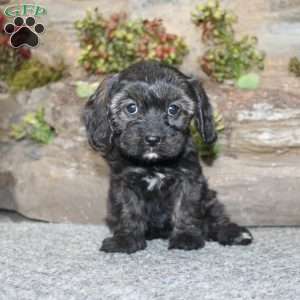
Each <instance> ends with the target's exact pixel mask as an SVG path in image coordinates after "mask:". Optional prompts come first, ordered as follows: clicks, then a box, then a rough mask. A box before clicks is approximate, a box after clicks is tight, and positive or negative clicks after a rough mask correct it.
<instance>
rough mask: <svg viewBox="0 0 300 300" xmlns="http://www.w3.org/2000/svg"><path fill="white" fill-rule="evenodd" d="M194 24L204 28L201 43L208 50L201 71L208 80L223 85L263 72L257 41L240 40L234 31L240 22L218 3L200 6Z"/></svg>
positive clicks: (195, 14)
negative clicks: (255, 72)
mask: <svg viewBox="0 0 300 300" xmlns="http://www.w3.org/2000/svg"><path fill="white" fill-rule="evenodd" d="M192 20H193V22H194V23H195V24H196V25H197V26H200V27H201V29H202V40H203V42H204V43H205V44H206V45H207V46H208V50H207V51H206V52H205V53H204V55H203V57H202V58H201V67H202V69H203V71H204V72H205V73H206V74H207V75H208V76H211V77H212V78H214V79H215V80H217V81H218V82H223V81H224V80H228V79H238V78H239V77H240V76H242V75H243V74H245V73H247V72H248V71H250V70H263V68H264V59H265V54H264V53H263V52H262V51H258V50H256V46H257V38H256V37H252V36H244V37H242V38H241V39H239V40H238V39H237V38H236V36H235V32H234V27H233V26H234V24H236V23H237V20H238V19H237V17H236V16H235V15H234V14H233V13H231V12H229V11H228V10H225V9H222V8H221V6H220V1H219V0H209V1H208V2H207V4H205V5H204V4H200V5H198V6H197V7H196V10H195V11H194V12H193V13H192Z"/></svg>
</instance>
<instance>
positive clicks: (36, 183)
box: [0, 83, 107, 223]
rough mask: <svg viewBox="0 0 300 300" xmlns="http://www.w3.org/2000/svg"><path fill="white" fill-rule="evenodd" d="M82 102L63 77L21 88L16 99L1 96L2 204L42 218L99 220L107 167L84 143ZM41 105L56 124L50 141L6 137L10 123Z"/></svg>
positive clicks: (0, 202)
mask: <svg viewBox="0 0 300 300" xmlns="http://www.w3.org/2000/svg"><path fill="white" fill-rule="evenodd" d="M83 103H84V101H83V100H81V99H78V98H77V97H76V95H75V94H74V87H73V86H72V85H69V84H68V83H56V84H53V85H51V86H49V87H43V88H40V89H36V90H33V91H32V92H24V93H20V94H19V95H18V96H17V99H13V98H11V97H8V98H7V99H6V100H3V99H2V103H1V107H2V108H4V109H3V110H1V114H0V117H1V126H0V127H1V129H2V138H1V139H0V153H1V161H0V207H1V208H5V209H10V210H11V209H13V210H17V211H18V212H20V213H22V214H23V215H25V216H27V217H30V218H35V219H42V220H47V221H55V222H81V223H98V222H101V221H102V218H103V215H104V205H105V195H106V190H107V169H106V166H105V164H104V162H103V161H102V160H101V159H99V156H98V155H97V154H95V153H94V152H92V151H90V149H89V147H88V145H87V142H86V138H85V132H84V128H83V126H82V124H81V121H80V114H81V109H82V106H83ZM41 106H43V107H45V109H46V119H47V121H48V122H49V123H50V124H51V125H52V126H53V127H55V129H56V133H57V137H56V138H55V139H54V142H53V143H51V144H50V145H45V146H42V145H38V144H36V143H34V142H30V141H22V142H13V141H11V140H9V139H8V138H7V134H8V131H9V126H10V125H11V124H12V123H13V122H17V121H18V120H20V118H21V117H22V116H23V115H24V114H25V113H26V112H29V111H34V110H35V109H37V108H38V107H41Z"/></svg>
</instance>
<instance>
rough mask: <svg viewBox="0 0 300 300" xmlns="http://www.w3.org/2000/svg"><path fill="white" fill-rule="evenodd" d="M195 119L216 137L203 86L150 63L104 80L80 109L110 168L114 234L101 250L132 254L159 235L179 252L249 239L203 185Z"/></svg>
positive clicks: (207, 134)
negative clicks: (193, 133)
mask: <svg viewBox="0 0 300 300" xmlns="http://www.w3.org/2000/svg"><path fill="white" fill-rule="evenodd" d="M193 118H194V119H195V121H196V124H197V128H198V130H199V132H200V134H201V135H202V137H203V140H204V141H205V142H206V143H213V142H214V141H215V140H216V138H217V136H216V132H215V129H214V122H213V116H212V108H211V106H210V103H209V100H208V97H207V95H206V93H205V91H204V90H203V88H202V86H201V85H200V84H199V83H198V81H196V80H193V79H191V78H190V77H188V76H186V75H184V74H183V73H181V72H179V71H178V70H177V69H175V68H172V67H170V66H166V65H163V64H161V63H159V62H155V61H143V62H139V63H136V64H134V65H132V66H130V67H129V68H127V69H125V70H124V71H122V72H120V73H119V74H116V75H113V76H111V77H108V78H106V79H105V80H104V81H103V82H102V83H101V84H100V86H99V87H98V89H97V91H96V92H95V94H94V95H93V96H91V98H90V99H89V101H88V102H87V105H86V107H85V111H84V122H85V126H86V129H87V134H88V139H89V143H90V145H91V146H92V147H93V148H94V149H95V150H97V151H100V153H101V154H102V156H103V157H104V158H105V160H106V161H107V163H108V165H109V166H110V170H111V175H110V190H109V194H108V215H107V218H106V222H107V225H108V226H109V228H110V230H111V232H112V234H113V236H112V237H108V238H106V239H104V241H103V243H102V247H101V249H100V250H102V251H105V252H125V253H133V252H136V251H138V250H142V249H145V248H146V241H147V240H151V239H157V238H161V239H168V240H169V249H183V250H193V249H199V248H202V247H203V246H204V244H205V241H209V240H212V241H217V242H219V243H220V244H222V245H248V244H250V243H251V242H252V239H253V238H252V235H251V233H250V232H249V231H248V230H247V229H246V228H245V227H241V226H239V225H237V224H235V223H232V222H231V221H230V218H229V217H228V216H227V215H226V213H225V210H224V207H223V205H222V204H221V203H220V202H219V201H218V200H217V197H216V192H214V191H212V190H210V189H209V188H208V185H207V182H206V179H205V177H204V176H203V173H202V170H201V166H200V164H199V155H198V153H197V151H196V148H195V145H194V143H193V140H192V138H191V135H190V130H189V126H190V122H191V120H192V119H193Z"/></svg>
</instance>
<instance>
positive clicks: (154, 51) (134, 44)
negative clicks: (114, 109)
mask: <svg viewBox="0 0 300 300" xmlns="http://www.w3.org/2000/svg"><path fill="white" fill-rule="evenodd" d="M75 28H76V29H77V31H78V36H79V40H80V45H81V48H82V52H81V56H80V58H79V63H80V64H81V65H83V66H84V68H85V69H86V70H87V71H88V72H90V73H113V72H118V71H120V70H122V69H124V68H126V67H128V66H129V65H130V64H132V63H134V62H136V61H138V60H141V59H157V60H160V61H162V62H165V63H168V64H175V65H178V64H180V63H181V62H182V60H183V57H184V56H185V55H186V54H187V46H186V45H185V43H184V41H183V39H182V38H180V37H178V36H176V35H174V34H169V33H167V32H166V29H165V28H164V26H163V24H162V21H161V20H152V21H150V20H134V21H132V20H128V19H127V17H126V15H124V14H116V15H112V16H111V17H110V18H108V19H106V18H104V17H103V16H102V15H101V14H100V13H99V12H98V10H97V9H96V10H95V11H94V12H88V13H87V15H86V17H85V18H84V19H83V20H79V21H76V22H75Z"/></svg>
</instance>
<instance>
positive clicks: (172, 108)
mask: <svg viewBox="0 0 300 300" xmlns="http://www.w3.org/2000/svg"><path fill="white" fill-rule="evenodd" d="M178 112H179V106H177V105H175V104H171V105H170V106H169V107H168V114H169V115H170V116H175V115H177V114H178Z"/></svg>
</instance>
